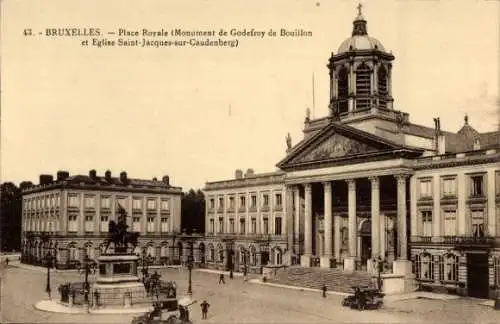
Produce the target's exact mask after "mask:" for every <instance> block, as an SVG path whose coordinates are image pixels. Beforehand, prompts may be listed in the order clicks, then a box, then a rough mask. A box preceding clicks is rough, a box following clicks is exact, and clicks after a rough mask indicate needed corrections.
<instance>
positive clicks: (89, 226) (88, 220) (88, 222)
mask: <svg viewBox="0 0 500 324" xmlns="http://www.w3.org/2000/svg"><path fill="white" fill-rule="evenodd" d="M93 231H94V216H92V215H86V216H85V232H93Z"/></svg>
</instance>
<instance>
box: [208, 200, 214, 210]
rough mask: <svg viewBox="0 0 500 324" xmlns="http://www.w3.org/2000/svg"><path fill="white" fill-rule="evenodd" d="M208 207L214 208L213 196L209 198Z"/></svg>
mask: <svg viewBox="0 0 500 324" xmlns="http://www.w3.org/2000/svg"><path fill="white" fill-rule="evenodd" d="M209 206H210V208H215V200H214V199H213V198H210V205H209Z"/></svg>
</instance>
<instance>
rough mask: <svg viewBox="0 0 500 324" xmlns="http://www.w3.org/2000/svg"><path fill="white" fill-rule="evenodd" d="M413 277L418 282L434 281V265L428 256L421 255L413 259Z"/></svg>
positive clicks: (425, 254)
mask: <svg viewBox="0 0 500 324" xmlns="http://www.w3.org/2000/svg"><path fill="white" fill-rule="evenodd" d="M415 276H416V277H417V279H420V280H429V281H430V280H434V263H433V262H432V256H431V255H430V254H428V253H422V254H420V255H417V256H416V257H415Z"/></svg>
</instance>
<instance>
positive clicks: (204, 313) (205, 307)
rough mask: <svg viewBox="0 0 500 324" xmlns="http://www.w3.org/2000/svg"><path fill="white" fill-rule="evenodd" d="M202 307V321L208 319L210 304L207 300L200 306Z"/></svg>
mask: <svg viewBox="0 0 500 324" xmlns="http://www.w3.org/2000/svg"><path fill="white" fill-rule="evenodd" d="M200 306H201V319H207V314H208V308H209V307H210V304H209V303H207V301H206V300H204V301H203V303H201V304H200Z"/></svg>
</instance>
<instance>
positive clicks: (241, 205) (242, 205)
mask: <svg viewBox="0 0 500 324" xmlns="http://www.w3.org/2000/svg"><path fill="white" fill-rule="evenodd" d="M245 206H246V199H245V196H241V197H240V208H245Z"/></svg>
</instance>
